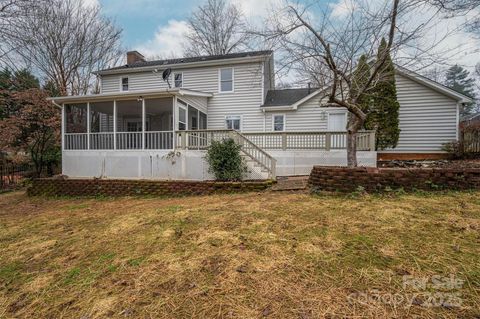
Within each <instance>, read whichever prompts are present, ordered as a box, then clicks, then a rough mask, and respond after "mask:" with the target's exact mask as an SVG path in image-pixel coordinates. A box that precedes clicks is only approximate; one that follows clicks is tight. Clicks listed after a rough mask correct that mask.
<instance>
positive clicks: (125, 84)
mask: <svg viewBox="0 0 480 319" xmlns="http://www.w3.org/2000/svg"><path fill="white" fill-rule="evenodd" d="M121 85H122V91H128V78H122V83H121Z"/></svg>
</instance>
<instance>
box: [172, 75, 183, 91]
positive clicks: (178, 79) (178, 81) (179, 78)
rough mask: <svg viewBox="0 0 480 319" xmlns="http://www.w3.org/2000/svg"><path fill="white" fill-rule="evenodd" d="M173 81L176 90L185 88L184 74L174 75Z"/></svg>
mask: <svg viewBox="0 0 480 319" xmlns="http://www.w3.org/2000/svg"><path fill="white" fill-rule="evenodd" d="M173 81H174V85H175V87H176V88H181V87H183V73H174V74H173Z"/></svg>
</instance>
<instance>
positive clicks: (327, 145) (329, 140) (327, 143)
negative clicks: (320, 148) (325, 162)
mask: <svg viewBox="0 0 480 319" xmlns="http://www.w3.org/2000/svg"><path fill="white" fill-rule="evenodd" d="M331 144H332V135H331V134H330V132H327V133H325V150H326V151H330V147H331Z"/></svg>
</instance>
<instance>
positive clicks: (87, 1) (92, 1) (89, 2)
mask: <svg viewBox="0 0 480 319" xmlns="http://www.w3.org/2000/svg"><path fill="white" fill-rule="evenodd" d="M80 2H81V3H82V4H83V6H84V7H87V8H92V7H97V6H99V5H100V2H99V0H80Z"/></svg>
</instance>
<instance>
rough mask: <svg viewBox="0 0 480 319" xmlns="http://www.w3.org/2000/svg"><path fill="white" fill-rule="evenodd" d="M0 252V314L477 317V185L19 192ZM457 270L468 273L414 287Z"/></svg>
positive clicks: (0, 232) (11, 202) (1, 232)
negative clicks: (465, 188)
mask: <svg viewBox="0 0 480 319" xmlns="http://www.w3.org/2000/svg"><path fill="white" fill-rule="evenodd" d="M0 252H1V256H0V318H83V319H87V318H105V317H113V318H261V317H266V318H325V317H327V318H345V317H348V318H350V317H354V318H364V317H376V318H384V317H395V318H410V317H423V318H438V317H446V318H455V317H464V318H471V317H478V316H480V310H479V308H480V192H471V193H467V192H465V193H447V194H436V195H433V194H430V195H429V194H426V195H425V194H423V195H422V194H412V195H398V196H394V197H385V196H383V197H380V196H362V197H358V198H352V197H345V196H314V195H308V194H290V193H262V194H241V195H215V196H205V197H188V198H167V199H165V198H163V199H162V198H120V199H102V198H99V199H65V198H62V199H48V198H28V197H26V195H25V194H24V193H22V192H16V193H9V194H3V195H0ZM450 274H452V275H454V276H456V278H459V279H461V280H463V284H460V285H459V286H458V287H457V288H451V287H450V288H449V287H445V288H444V289H440V288H439V287H438V286H432V285H431V282H429V284H428V285H427V287H426V288H425V289H423V288H422V289H420V288H419V289H414V287H412V286H406V287H404V285H403V278H404V276H405V275H411V276H414V277H415V278H418V279H419V280H421V278H427V279H428V278H432V276H435V275H439V276H450ZM363 293H365V294H366V295H364V294H363ZM375 295H377V297H375ZM392 295H393V296H396V297H401V296H408V297H409V298H411V297H412V296H413V298H411V301H412V300H413V302H410V303H407V302H395V301H394V300H393V301H392V299H389V296H392ZM452 295H453V296H456V297H457V298H460V299H461V301H462V304H461V306H460V307H456V306H454V305H449V302H451V300H450V299H449V298H451V296H452ZM362 296H363V297H364V296H369V297H371V298H370V299H368V300H367V299H362ZM429 296H430V297H431V296H433V297H434V298H436V299H435V300H433V301H435V302H436V305H437V306H435V307H427V306H426V304H429V302H431V301H432V300H429ZM442 298H444V299H445V300H443V301H442V300H441V299H442ZM395 300H396V299H395ZM439 300H440V301H439ZM411 303H413V305H409V304H411Z"/></svg>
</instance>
